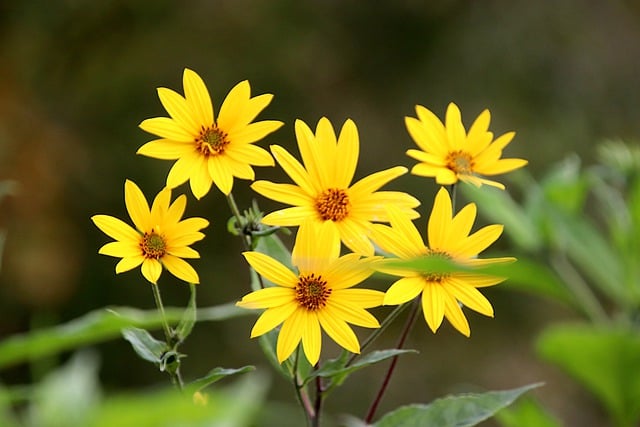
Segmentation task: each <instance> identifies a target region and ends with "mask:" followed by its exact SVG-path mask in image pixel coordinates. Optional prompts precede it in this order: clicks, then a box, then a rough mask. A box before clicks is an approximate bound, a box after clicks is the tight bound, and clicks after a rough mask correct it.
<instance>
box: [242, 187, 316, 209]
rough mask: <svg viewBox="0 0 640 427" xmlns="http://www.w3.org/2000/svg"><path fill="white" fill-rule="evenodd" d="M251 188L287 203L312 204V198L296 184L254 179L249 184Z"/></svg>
mask: <svg viewBox="0 0 640 427" xmlns="http://www.w3.org/2000/svg"><path fill="white" fill-rule="evenodd" d="M251 188H252V189H253V190H254V191H255V192H257V193H259V194H261V195H263V196H264V197H266V198H268V199H271V200H275V201H277V202H281V203H286V204H288V205H294V206H311V205H313V204H314V199H313V198H312V197H311V196H309V194H307V193H305V192H304V191H303V190H302V189H301V188H300V187H298V186H297V185H293V184H276V183H273V182H270V181H256V182H254V183H253V184H251Z"/></svg>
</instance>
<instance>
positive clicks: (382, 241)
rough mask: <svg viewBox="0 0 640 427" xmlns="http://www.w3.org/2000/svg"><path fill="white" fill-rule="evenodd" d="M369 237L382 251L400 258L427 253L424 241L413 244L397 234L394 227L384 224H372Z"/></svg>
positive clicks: (415, 256) (414, 256)
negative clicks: (418, 244) (416, 244)
mask: <svg viewBox="0 0 640 427" xmlns="http://www.w3.org/2000/svg"><path fill="white" fill-rule="evenodd" d="M371 238H372V239H373V241H374V242H376V244H377V245H378V246H380V248H381V249H382V250H383V251H384V252H386V253H389V254H393V255H395V256H397V257H400V258H402V259H411V258H417V257H419V256H422V255H425V254H426V253H427V247H426V246H425V245H424V243H421V244H420V246H414V245H413V244H412V243H411V241H410V240H407V239H406V238H405V237H404V236H401V235H398V233H397V232H396V230H395V229H393V228H391V227H389V226H386V225H382V224H373V225H372V227H371Z"/></svg>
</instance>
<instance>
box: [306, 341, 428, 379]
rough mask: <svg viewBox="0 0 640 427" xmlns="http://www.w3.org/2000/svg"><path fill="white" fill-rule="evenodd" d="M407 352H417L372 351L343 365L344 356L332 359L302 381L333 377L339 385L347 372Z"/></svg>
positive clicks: (344, 362) (414, 351)
mask: <svg viewBox="0 0 640 427" xmlns="http://www.w3.org/2000/svg"><path fill="white" fill-rule="evenodd" d="M407 353H418V351H416V350H401V349H389V350H378V351H372V352H371V353H368V354H366V355H365V356H362V357H358V358H357V359H356V361H355V362H354V363H352V364H351V365H349V366H345V364H346V361H347V360H346V358H345V357H340V358H337V359H332V360H329V361H327V362H326V363H324V364H323V365H322V367H321V368H320V369H318V370H317V371H314V372H312V373H311V374H310V375H309V376H308V377H306V378H305V380H304V383H305V384H306V383H308V382H309V381H311V380H312V379H314V378H316V377H322V378H333V379H334V381H335V383H336V385H340V384H342V382H344V380H345V379H346V377H347V376H348V375H349V374H351V373H353V372H355V371H358V370H360V369H362V368H365V367H367V366H370V365H373V364H375V363H378V362H382V361H385V360H387V359H390V358H392V357H394V356H399V355H401V354H407Z"/></svg>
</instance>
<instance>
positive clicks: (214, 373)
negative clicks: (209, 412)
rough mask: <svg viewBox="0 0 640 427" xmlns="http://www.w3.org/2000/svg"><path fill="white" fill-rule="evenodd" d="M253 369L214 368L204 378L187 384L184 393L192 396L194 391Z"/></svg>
mask: <svg viewBox="0 0 640 427" xmlns="http://www.w3.org/2000/svg"><path fill="white" fill-rule="evenodd" d="M255 369H256V368H255V366H243V367H242V368H238V369H225V368H214V369H212V370H211V371H209V373H208V374H207V375H205V376H204V377H202V378H198V379H197V380H195V381H192V382H191V383H189V384H187V386H186V387H185V388H186V392H187V393H188V394H193V393H195V392H196V391H200V390H202V389H203V388H205V387H207V386H209V385H211V384H213V383H215V382H217V381H220V380H221V379H223V378H225V377H228V376H231V375H236V374H244V373H247V372H251V371H254V370H255Z"/></svg>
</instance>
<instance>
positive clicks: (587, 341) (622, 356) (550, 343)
mask: <svg viewBox="0 0 640 427" xmlns="http://www.w3.org/2000/svg"><path fill="white" fill-rule="evenodd" d="M536 347H537V351H538V353H539V354H540V355H541V356H542V357H543V358H544V359H545V360H547V361H549V362H552V363H555V364H556V365H558V366H560V367H561V368H562V369H564V370H565V371H566V372H567V373H568V374H569V375H571V376H572V377H573V378H575V380H576V381H578V382H579V383H580V384H581V385H583V386H584V387H586V388H587V389H588V390H590V391H591V392H592V393H593V394H594V395H595V396H596V397H598V399H600V401H601V402H602V404H603V405H604V406H605V407H606V408H607V410H608V411H609V413H610V414H611V415H612V417H613V418H614V419H615V420H616V422H617V425H618V426H629V427H630V426H636V425H638V421H640V371H639V370H638V364H639V363H640V334H639V333H638V332H637V331H633V330H629V329H625V328H622V327H617V328H605V327H595V326H590V325H561V326H555V327H552V328H549V329H547V330H546V331H545V332H544V333H543V334H542V335H541V336H540V338H539V339H538V342H537V346H536Z"/></svg>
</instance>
